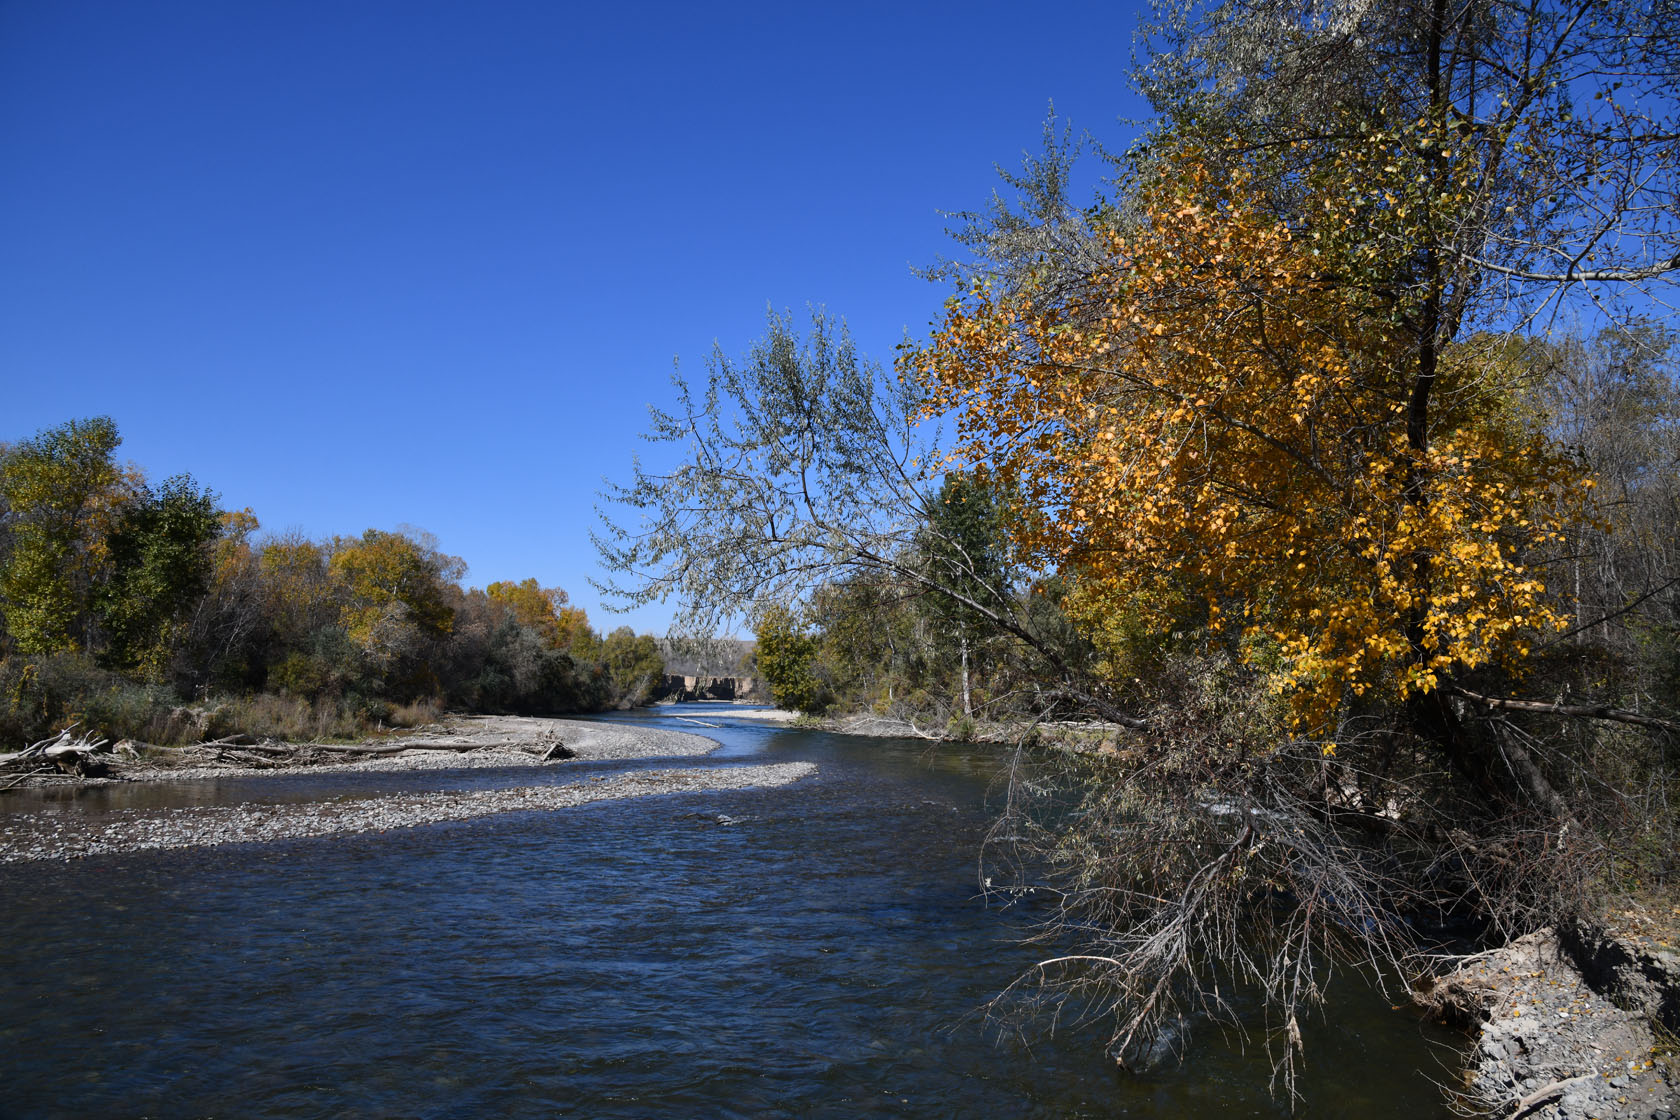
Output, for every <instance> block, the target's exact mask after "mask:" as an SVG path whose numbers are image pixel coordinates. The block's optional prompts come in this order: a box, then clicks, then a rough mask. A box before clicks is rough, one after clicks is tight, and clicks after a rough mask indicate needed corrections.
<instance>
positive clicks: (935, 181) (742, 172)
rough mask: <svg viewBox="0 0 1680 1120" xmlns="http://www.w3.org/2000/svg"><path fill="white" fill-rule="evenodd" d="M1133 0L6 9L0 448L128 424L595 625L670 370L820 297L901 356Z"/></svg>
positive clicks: (155, 440)
mask: <svg viewBox="0 0 1680 1120" xmlns="http://www.w3.org/2000/svg"><path fill="white" fill-rule="evenodd" d="M1136 25H1137V14H1136V11H1135V9H1134V7H1133V6H1131V5H1129V4H1090V5H1044V6H1029V5H1021V4H1016V3H995V4H994V3H964V4H948V5H945V4H942V5H925V6H916V5H909V4H837V5H823V6H817V5H799V4H786V3H777V4H759V5H745V4H733V5H730V4H710V3H684V4H657V5H656V4H621V5H582V4H564V3H557V2H556V3H493V2H491V3H428V2H418V0H402V2H390V3H366V2H357V0H341V2H331V3H328V2H321V3H305V2H299V0H288V2H284V3H267V2H263V0H237V2H231V3H230V2H227V0H203V2H171V0H147V2H146V3H133V2H129V0H119V2H112V3H88V2H83V0H0V440H7V439H14V440H15V439H19V438H24V437H27V436H29V435H31V434H33V433H34V432H36V431H37V430H39V429H41V428H44V427H49V426H52V425H56V424H59V423H62V422H63V421H65V420H68V419H71V418H73V417H83V416H92V415H98V414H108V415H110V416H112V417H113V418H115V420H116V421H117V424H118V425H119V427H120V428H121V430H122V433H123V436H124V447H123V452H122V453H123V455H124V456H125V457H126V458H128V459H131V460H132V461H134V462H136V463H138V464H140V465H141V466H143V467H144V468H146V470H147V471H148V472H149V473H150V474H151V476H152V477H153V478H155V479H157V478H163V477H165V476H168V475H171V474H174V473H177V472H181V471H186V472H190V473H191V474H192V475H194V476H195V477H196V478H197V479H198V480H199V482H201V483H202V484H204V485H206V486H209V487H211V488H213V489H214V490H216V491H217V492H219V493H220V494H221V495H222V500H223V503H224V505H226V506H228V507H230V508H239V507H244V506H250V507H252V508H253V509H254V511H255V512H256V513H257V515H258V517H259V518H260V519H261V521H262V523H263V526H264V528H265V529H270V530H283V529H288V528H296V529H301V530H302V531H304V532H306V533H308V534H310V535H311V536H317V537H319V536H326V535H330V534H335V533H359V532H361V531H362V530H363V529H365V528H368V527H379V528H392V527H394V526H396V525H398V524H401V523H407V524H411V525H416V526H419V527H422V528H424V529H427V530H430V531H431V532H433V533H435V534H436V535H437V536H438V538H439V539H440V542H441V544H442V547H443V548H444V550H445V551H447V552H452V553H455V554H457V555H460V556H463V557H464V558H465V559H466V560H467V562H468V564H469V565H470V573H469V576H468V582H470V583H473V584H477V585H480V586H482V585H483V584H485V583H487V582H489V581H491V580H497V579H521V578H524V577H527V576H535V577H536V578H537V579H538V580H540V581H541V582H542V583H543V584H545V585H559V586H561V587H564V588H566V589H567V590H568V591H570V592H571V593H572V595H573V598H574V601H576V602H577V603H579V604H580V605H582V606H583V607H585V609H587V610H588V611H589V614H590V618H591V619H592V620H593V621H594V622H595V624H596V625H597V626H598V627H602V628H608V627H611V626H613V625H618V624H620V623H621V622H623V621H626V620H627V621H629V622H630V623H631V624H633V625H635V626H636V627H637V628H638V629H642V630H650V629H651V630H655V631H662V630H663V628H664V626H665V625H666V623H667V621H668V619H669V615H670V608H669V607H667V608H665V609H663V610H660V609H648V610H644V611H640V612H637V613H635V614H633V615H630V616H627V617H625V618H615V617H612V616H608V615H605V614H604V613H603V612H602V611H601V609H600V607H599V606H598V604H597V602H596V597H595V595H594V593H593V592H592V591H591V589H590V588H589V586H588V583H587V579H588V577H589V576H590V575H592V574H598V573H597V569H596V561H595V555H594V551H593V549H592V548H591V547H590V545H589V542H588V535H587V531H588V529H589V527H590V526H591V525H592V524H593V522H594V506H595V504H596V501H597V491H598V490H599V489H600V485H601V478H602V477H603V476H610V477H613V478H623V477H625V476H626V474H627V473H628V467H629V464H630V460H631V457H632V456H633V455H634V454H636V453H637V452H638V451H639V450H642V449H643V448H645V447H646V445H645V444H642V443H641V441H640V440H639V439H638V438H637V437H638V433H639V432H641V431H642V430H643V429H644V427H645V419H646V406H647V404H648V402H649V401H650V400H653V399H655V398H657V397H659V396H660V395H661V394H663V393H664V392H665V390H666V389H667V387H668V385H669V377H670V373H671V368H672V361H673V359H674V358H677V357H680V358H681V359H682V361H683V364H684V367H685V368H686V369H688V370H690V371H691V372H694V373H696V374H698V373H700V372H702V370H703V361H704V358H705V355H706V353H707V351H708V350H709V349H710V347H711V345H712V343H713V341H714V340H716V341H717V342H719V343H721V344H722V345H723V346H724V348H725V349H726V350H729V351H731V352H739V351H741V350H742V349H744V348H745V347H746V345H747V344H748V343H750V342H751V341H752V340H753V339H754V338H756V337H757V336H758V335H759V334H760V333H762V328H763V321H764V309H765V307H766V305H767V304H774V305H775V306H777V307H791V308H794V309H802V308H803V307H804V306H805V305H806V304H810V303H820V304H824V305H826V306H827V307H828V308H829V309H830V310H831V311H833V312H835V313H837V314H839V315H842V316H844V317H845V318H846V319H847V320H848V321H849V322H850V324H851V326H852V329H853V332H854V334H855V335H856V336H857V337H858V339H859V341H860V342H861V343H862V345H863V346H864V348H865V349H866V350H867V351H868V352H870V353H871V354H873V355H875V356H877V357H879V358H881V359H883V360H890V358H891V355H892V348H893V346H894V345H895V344H896V343H897V342H898V341H899V339H900V338H901V337H902V336H903V334H904V332H906V331H908V332H910V333H911V334H916V335H919V334H921V333H923V332H924V330H925V328H926V326H927V324H928V323H929V322H930V320H931V319H932V318H933V317H934V315H935V314H936V312H937V311H938V308H939V306H940V303H941V301H942V300H943V299H944V297H945V295H946V292H945V291H944V290H942V289H940V288H939V287H937V286H935V285H932V284H929V283H927V282H925V281H922V280H919V279H916V278H915V277H913V276H912V275H911V272H910V269H911V266H913V265H922V264H927V263H929V262H930V261H932V260H933V259H934V258H935V257H936V256H937V255H939V254H940V253H941V252H944V251H946V249H947V243H946V242H945V240H944V236H943V230H944V227H945V224H946V223H945V221H944V220H943V219H942V218H941V216H940V214H939V211H940V210H953V209H960V208H963V207H971V206H977V205H979V204H981V203H982V202H984V200H985V199H986V197H987V195H988V193H989V192H990V191H991V189H992V187H993V184H994V182H995V178H994V175H993V172H992V167H993V165H994V164H997V163H1002V164H1006V165H1009V166H1012V167H1013V166H1014V165H1016V164H1017V163H1018V161H1019V159H1020V157H1021V154H1022V153H1023V151H1025V150H1027V149H1035V148H1036V147H1037V144H1038V137H1039V133H1040V127H1041V124H1042V121H1043V119H1044V116H1045V111H1046V108H1047V106H1048V104H1049V103H1050V102H1051V101H1052V100H1054V102H1055V105H1056V109H1057V112H1058V113H1059V114H1060V115H1061V116H1063V117H1064V118H1066V119H1068V120H1070V121H1071V122H1072V123H1073V124H1075V125H1076V126H1077V127H1082V128H1088V129H1090V130H1091V131H1092V132H1093V133H1094V134H1096V135H1097V136H1098V137H1100V138H1102V139H1104V140H1105V141H1107V142H1109V143H1111V144H1117V145H1121V146H1123V144H1124V142H1125V140H1126V138H1127V137H1128V136H1129V135H1130V130H1129V129H1128V128H1126V127H1124V126H1123V125H1121V124H1120V123H1118V120H1119V119H1120V118H1132V117H1138V116H1141V115H1142V114H1143V112H1144V110H1143V107H1142V106H1141V104H1140V103H1139V101H1138V100H1137V99H1136V98H1135V96H1134V95H1133V94H1132V93H1131V92H1130V91H1129V89H1128V87H1127V82H1126V72H1127V65H1128V60H1129V57H1130V51H1131V44H1132V35H1133V31H1134V29H1135V27H1136Z"/></svg>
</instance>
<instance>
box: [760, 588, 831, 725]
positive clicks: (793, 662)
mask: <svg viewBox="0 0 1680 1120" xmlns="http://www.w3.org/2000/svg"><path fill="white" fill-rule="evenodd" d="M754 633H755V636H756V637H757V638H758V671H759V673H760V674H762V675H763V677H764V680H765V681H766V683H768V684H769V685H770V699H771V700H772V701H773V702H774V703H775V705H776V706H777V707H778V708H787V709H790V710H792V711H798V712H804V713H806V714H808V715H820V714H821V713H822V712H823V711H824V710H825V709H826V708H827V707H828V706H829V703H830V697H829V694H828V690H827V689H825V688H824V687H823V685H822V682H821V681H820V680H819V679H818V677H817V675H816V673H815V671H814V670H815V667H816V659H817V642H816V639H814V638H812V637H811V636H810V634H808V633H806V631H805V628H804V627H803V626H802V625H800V623H799V620H798V619H797V618H795V617H794V615H793V613H792V612H791V611H789V610H787V609H786V608H785V607H770V608H767V609H766V610H765V611H763V612H762V614H761V615H760V617H759V620H758V625H757V627H756V628H755V630H754Z"/></svg>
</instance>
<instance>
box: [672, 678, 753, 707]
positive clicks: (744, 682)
mask: <svg viewBox="0 0 1680 1120" xmlns="http://www.w3.org/2000/svg"><path fill="white" fill-rule="evenodd" d="M654 698H655V699H656V700H670V701H678V700H733V701H736V702H737V703H741V704H768V703H769V702H770V690H769V689H768V688H766V687H765V685H764V682H763V681H761V680H760V679H759V678H757V677H677V676H668V677H666V678H665V683H664V685H663V686H662V687H661V688H660V689H659V691H658V692H657V694H656V695H655V697H654Z"/></svg>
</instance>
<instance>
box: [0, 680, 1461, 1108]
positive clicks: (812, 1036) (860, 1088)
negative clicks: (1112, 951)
mask: <svg viewBox="0 0 1680 1120" xmlns="http://www.w3.org/2000/svg"><path fill="white" fill-rule="evenodd" d="M728 711H729V709H728V708H727V707H724V706H719V705H714V704H691V705H675V706H671V707H664V708H659V709H655V710H653V711H649V712H637V713H628V714H626V715H623V716H620V717H615V718H622V719H629V720H633V721H644V722H649V723H652V724H655V725H657V726H661V727H667V728H674V729H678V730H687V731H697V732H699V733H701V734H705V735H709V736H711V737H713V738H716V739H718V740H719V741H721V742H722V744H723V746H722V748H721V749H720V750H719V751H718V752H717V753H716V754H714V755H712V756H710V758H709V759H707V760H696V759H683V760H676V761H673V763H672V765H680V766H694V765H696V764H705V765H719V766H731V765H740V764H742V763H749V762H750V763H760V762H787V761H811V762H815V763H817V765H818V766H819V768H820V769H819V774H818V776H817V777H815V778H812V779H807V780H805V781H802V782H800V783H798V784H796V785H793V786H789V787H785V788H781V789H774V790H746V791H725V792H719V793H707V794H693V795H676V796H666V797H644V798H639V799H635V800H630V801H623V802H601V803H597V804H594V805H590V806H587V807H583V808H579V809H572V810H566V811H559V812H546V813H535V812H526V813H510V814H505V815H501V816H495V817H487V818H483V819H479V820H473V821H466V822H461V823H455V824H441V825H431V826H426V827H421V828H411V829H396V830H392V831H390V832H385V833H376V834H362V835H352V836H336V837H326V838H317V839H308V840H293V841H281V842H272V843H263V844H239V845H231V846H226V847H221V848H205V849H188V850H174V851H159V852H138V853H130V854H124V855H105V856H98V857H93V858H89V859H85V860H79V861H74V862H70V863H25V864H12V865H7V866H4V867H0V1116H4V1117H58V1116H64V1117H84V1116H85V1117H106V1116H160V1117H175V1116H242V1117H243V1116H249V1117H398V1116H401V1117H409V1116H414V1117H501V1116H589V1117H596V1116H623V1117H640V1116H719V1117H735V1116H739V1117H756V1116H778V1115H790V1114H791V1115H800V1116H832V1117H854V1116H917V1117H981V1118H988V1120H990V1118H996V1117H1110V1116H1131V1117H1140V1116H1148V1117H1199V1116H1221V1117H1223V1116H1279V1117H1282V1116H1288V1115H1289V1108H1288V1106H1287V1104H1286V1103H1285V1102H1284V1101H1282V1100H1280V1099H1278V1098H1274V1097H1273V1096H1271V1095H1270V1094H1269V1093H1268V1091H1267V1079H1268V1071H1269V1065H1268V1063H1267V1060H1266V1057H1265V1055H1264V1053H1263V1052H1262V1051H1261V1049H1260V1048H1259V1047H1258V1046H1255V1045H1253V1044H1252V1043H1251V1044H1250V1045H1249V1046H1248V1047H1246V1049H1245V1048H1243V1047H1241V1046H1240V1045H1239V1040H1237V1039H1233V1038H1226V1037H1224V1036H1222V1035H1221V1033H1220V1032H1219V1031H1217V1030H1216V1029H1213V1028H1211V1027H1207V1028H1204V1029H1201V1030H1193V1031H1192V1033H1191V1037H1190V1043H1189V1052H1188V1059H1187V1060H1186V1061H1185V1062H1184V1063H1183V1064H1182V1065H1177V1066H1171V1067H1169V1068H1165V1069H1161V1070H1158V1071H1156V1072H1153V1073H1150V1074H1148V1075H1145V1076H1136V1075H1132V1074H1128V1073H1125V1072H1122V1071H1120V1070H1118V1069H1117V1068H1116V1067H1115V1066H1114V1063H1113V1062H1112V1061H1111V1060H1109V1059H1108V1058H1107V1057H1105V1056H1104V1053H1103V1048H1102V1046H1101V1040H1102V1034H1101V1033H1100V1031H1099V1030H1098V1029H1097V1028H1093V1027H1084V1028H1081V1027H1077V1026H1074V1027H1064V1028H1062V1029H1060V1030H1058V1031H1056V1032H1055V1033H1050V1032H1048V1031H1047V1030H1043V1029H1034V1030H1029V1031H1027V1032H1026V1034H1025V1037H1022V1036H1020V1035H1019V1034H1017V1033H1016V1032H1014V1031H1013V1030H1010V1029H1001V1028H1000V1027H999V1026H998V1025H997V1024H995V1023H991V1022H989V1021H988V1020H987V1018H986V1016H985V1015H984V1012H983V1008H984V1005H985V1003H986V1001H987V1000H988V998H989V997H991V996H992V995H993V994H995V993H996V992H997V991H998V990H999V989H1001V988H1002V987H1004V986H1005V985H1006V984H1008V983H1009V981H1010V980H1011V979H1013V978H1014V977H1015V976H1017V975H1019V974H1020V972H1021V971H1022V970H1023V969H1024V968H1025V967H1026V966H1027V965H1028V964H1030V963H1031V961H1032V960H1033V959H1034V955H1033V952H1032V951H1031V950H1030V949H1027V948H1025V947H1023V946H1021V945H1019V944H1018V943H1017V941H1016V939H1017V937H1018V936H1019V934H1020V928H1019V927H1018V926H1017V925H1015V924H1014V922H1015V918H1014V917H1013V916H1012V915H1011V914H1007V913H1000V912H999V911H998V910H997V909H996V908H993V907H988V906H987V905H986V904H985V903H984V902H983V901H982V900H980V899H979V898H978V897H977V859H978V852H979V844H980V839H981V836H982V835H983V833H984V830H985V828H986V825H987V822H988V810H987V800H988V796H989V794H990V795H992V796H995V783H994V781H993V779H994V777H995V773H996V769H997V765H998V761H997V753H996V750H995V748H986V747H962V746H957V747H952V746H943V747H940V748H938V749H936V750H935V749H930V748H929V745H928V744H926V743H923V742H917V741H904V740H892V739H864V738H855V737H850V736H841V735H831V734H826V733H821V732H812V731H799V730H787V729H781V728H776V727H773V726H766V725H764V724H761V723H757V722H753V721H750V720H745V719H735V718H731V717H730V716H729V715H728ZM691 720H702V721H704V722H705V723H706V724H711V725H714V726H698V725H696V724H695V723H693V722H689V721H691ZM641 765H647V764H645V763H644V764H625V763H614V764H611V765H607V764H588V766H587V768H589V769H592V770H593V772H597V773H611V772H617V771H622V770H626V769H635V768H638V766H641ZM656 765H657V764H656ZM580 772H581V771H579V770H574V769H572V768H571V767H570V766H561V767H553V768H549V769H546V770H531V771H528V772H522V773H515V774H510V773H508V772H498V771H477V772H475V771H428V772H416V773H405V774H383V775H381V774H363V775H359V776H355V775H348V774H337V775H335V774H330V773H329V774H321V775H319V776H315V775H310V776H306V777H302V778H290V779H267V780H264V779H232V780H223V781H220V782H217V783H213V785H212V788H208V789H207V788H205V787H203V786H199V787H193V788H190V789H181V790H170V789H168V788H167V787H163V786H148V787H143V788H142V787H120V786H119V787H108V788H107V790H106V791H103V792H101V791H89V793H90V794H92V796H83V797H79V798H60V799H58V800H53V799H51V797H50V796H49V795H41V796H39V797H36V798H33V799H32V800H9V801H7V803H6V805H5V807H4V809H5V810H9V811H16V810H17V809H19V808H20V807H27V808H32V809H40V808H42V807H43V806H49V807H52V808H55V809H56V810H57V811H60V812H63V813H67V814H72V813H99V812H104V811H106V810H108V809H110V808H113V807H120V806H122V805H125V804H151V805H157V804H166V803H183V802H186V801H204V800H212V799H213V800H219V801H224V802H237V801H242V800H253V799H262V798H274V799H299V798H305V797H321V798H331V797H348V796H352V795H355V794H358V793H359V794H362V795H365V794H366V793H367V792H369V791H370V790H378V791H380V792H387V791H391V790H394V789H398V788H400V789H404V790H407V789H416V788H435V789H472V788H484V786H485V785H486V784H506V783H507V782H509V781H512V780H516V779H517V780H519V781H524V782H554V781H576V780H577V778H578V774H579V773H580ZM8 797H9V798H10V797H15V795H8ZM125 799H126V800H125ZM1328 1014H1329V1017H1328V1019H1327V1021H1324V1022H1319V1023H1316V1024H1314V1025H1313V1026H1312V1027H1311V1028H1309V1030H1308V1032H1307V1047H1308V1049H1307V1060H1306V1069H1305V1075H1304V1077H1303V1080H1302V1088H1303V1091H1304V1093H1305V1095H1306V1101H1307V1104H1306V1107H1305V1109H1304V1110H1303V1111H1302V1112H1301V1114H1302V1115H1306V1116H1312V1117H1391V1116H1392V1117H1408V1118H1418V1117H1422V1118H1428V1117H1446V1116H1449V1115H1450V1113H1449V1112H1448V1110H1447V1109H1446V1107H1445V1105H1444V1103H1443V1100H1442V1096H1441V1090H1440V1089H1439V1087H1438V1083H1440V1082H1449V1081H1451V1080H1453V1078H1454V1076H1455V1074H1454V1071H1455V1068H1456V1066H1457V1064H1458V1062H1459V1060H1460V1057H1459V1055H1460V1048H1461V1047H1462V1045H1463V1042H1462V1039H1461V1038H1460V1037H1459V1036H1456V1035H1454V1034H1452V1033H1450V1032H1447V1031H1444V1030H1442V1029H1440V1028H1437V1027H1433V1026H1431V1025H1429V1024H1427V1023H1425V1022H1423V1021H1421V1020H1420V1018H1419V1017H1418V1015H1417V1014H1416V1013H1415V1012H1413V1011H1412V1010H1411V1009H1410V1008H1409V1007H1400V1008H1392V1007H1391V1006H1390V1005H1389V1003H1388V1002H1387V1001H1385V1000H1384V999H1383V998H1382V997H1381V996H1380V995H1379V994H1377V993H1375V992H1373V991H1370V990H1367V989H1366V988H1364V987H1363V986H1361V985H1360V984H1359V983H1358V982H1357V981H1349V982H1347V983H1344V984H1343V985H1342V987H1341V990H1339V991H1338V992H1337V993H1336V998H1335V999H1334V1000H1333V1002H1332V1005H1331V1007H1330V1009H1329V1013H1328Z"/></svg>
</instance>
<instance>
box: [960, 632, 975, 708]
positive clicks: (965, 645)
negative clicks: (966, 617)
mask: <svg viewBox="0 0 1680 1120" xmlns="http://www.w3.org/2000/svg"><path fill="white" fill-rule="evenodd" d="M961 646H962V700H963V715H965V716H969V717H972V716H973V715H974V705H973V704H972V703H971V702H970V700H969V698H968V635H967V634H964V635H963V636H962V642H961Z"/></svg>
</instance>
